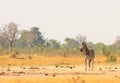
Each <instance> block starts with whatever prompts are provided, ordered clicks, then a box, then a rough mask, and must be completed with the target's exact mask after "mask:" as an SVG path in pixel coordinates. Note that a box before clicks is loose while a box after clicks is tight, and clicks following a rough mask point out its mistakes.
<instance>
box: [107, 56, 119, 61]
mask: <svg viewBox="0 0 120 83" xmlns="http://www.w3.org/2000/svg"><path fill="white" fill-rule="evenodd" d="M116 61H117V57H116V56H113V55H109V56H107V62H116Z"/></svg>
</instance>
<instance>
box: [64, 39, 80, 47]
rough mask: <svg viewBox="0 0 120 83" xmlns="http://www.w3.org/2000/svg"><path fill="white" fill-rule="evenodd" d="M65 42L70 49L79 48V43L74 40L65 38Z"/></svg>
mask: <svg viewBox="0 0 120 83" xmlns="http://www.w3.org/2000/svg"><path fill="white" fill-rule="evenodd" d="M65 42H66V46H67V47H68V48H76V47H78V46H79V42H78V41H76V40H75V39H73V38H65Z"/></svg>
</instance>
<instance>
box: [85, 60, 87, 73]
mask: <svg viewBox="0 0 120 83" xmlns="http://www.w3.org/2000/svg"><path fill="white" fill-rule="evenodd" d="M86 70H87V58H85V71H86Z"/></svg>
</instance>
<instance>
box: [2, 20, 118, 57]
mask: <svg viewBox="0 0 120 83" xmlns="http://www.w3.org/2000/svg"><path fill="white" fill-rule="evenodd" d="M64 40H65V43H61V42H60V41H59V40H56V39H49V38H47V37H44V36H43V34H42V32H41V31H40V29H39V27H31V28H30V30H22V31H20V30H19V27H18V25H17V24H16V23H14V22H11V23H9V24H6V25H4V26H2V27H1V29H0V53H1V54H10V55H14V53H43V52H46V53H51V52H52V53H61V54H63V55H64V56H66V55H67V54H69V53H76V54H77V53H79V48H80V45H81V42H83V41H86V40H87V37H85V36H83V35H81V34H78V35H77V36H76V38H65V39H64ZM87 45H88V48H92V49H94V50H95V51H96V53H98V54H104V55H109V54H111V53H115V54H118V55H119V54H120V36H118V37H117V38H116V40H115V42H114V43H113V44H111V45H105V44H104V43H102V42H100V43H93V42H91V41H87Z"/></svg>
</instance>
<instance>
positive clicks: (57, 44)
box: [49, 39, 60, 49]
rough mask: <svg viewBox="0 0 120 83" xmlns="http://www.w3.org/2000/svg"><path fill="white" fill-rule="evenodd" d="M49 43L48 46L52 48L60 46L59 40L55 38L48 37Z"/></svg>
mask: <svg viewBox="0 0 120 83" xmlns="http://www.w3.org/2000/svg"><path fill="white" fill-rule="evenodd" d="M49 44H50V47H51V48H53V49H58V48H60V42H59V41H57V40H55V39H50V40H49Z"/></svg>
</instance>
